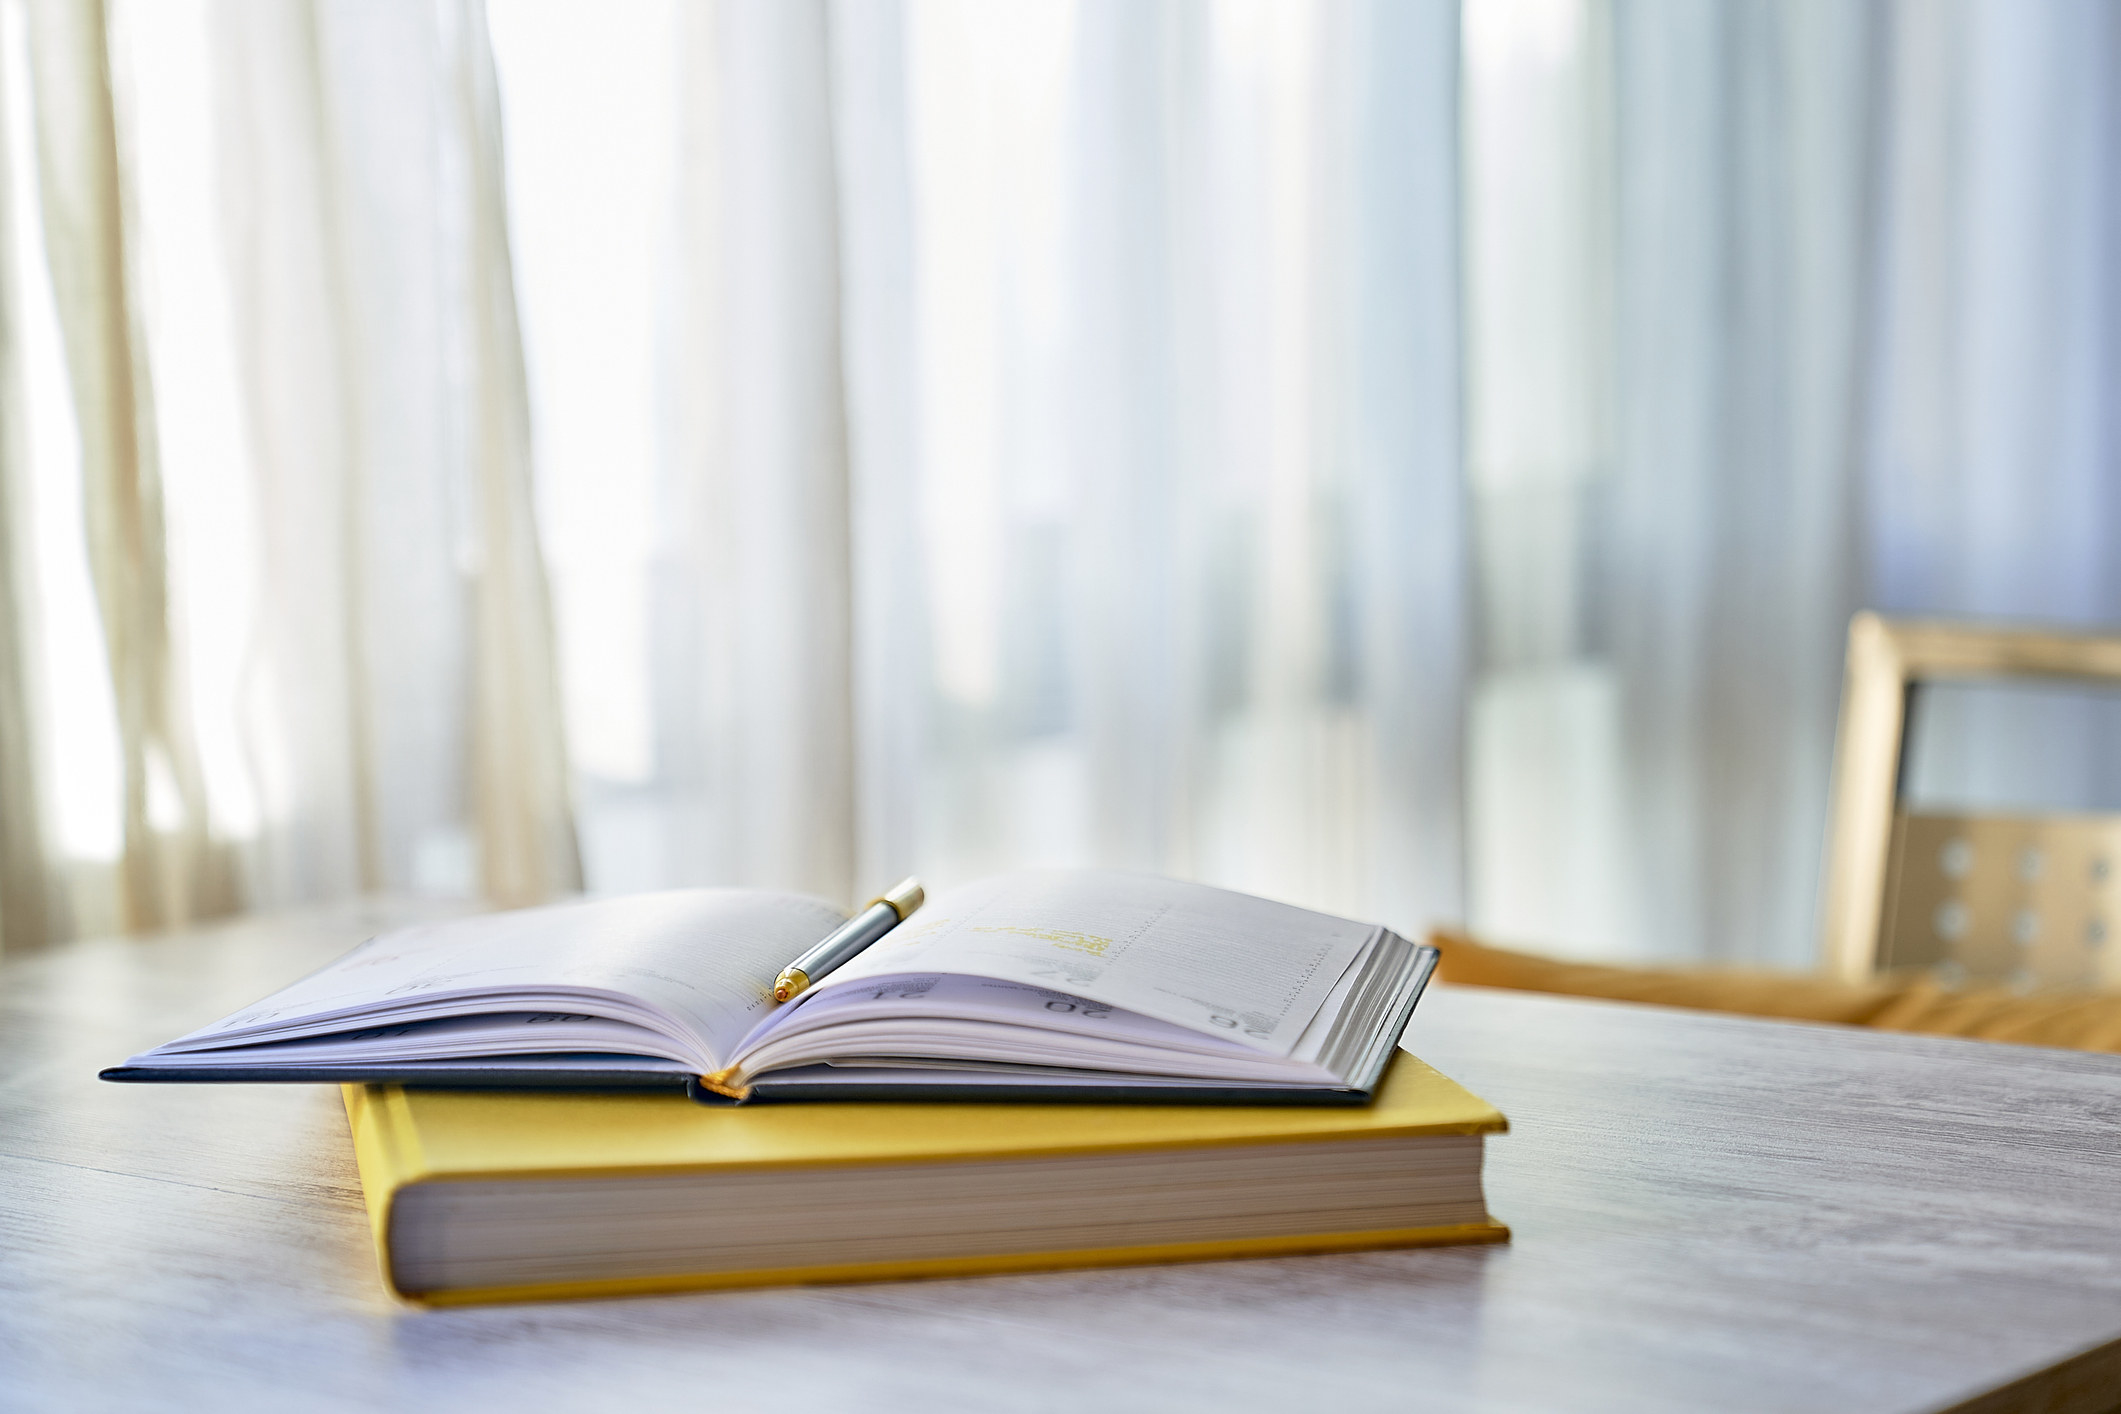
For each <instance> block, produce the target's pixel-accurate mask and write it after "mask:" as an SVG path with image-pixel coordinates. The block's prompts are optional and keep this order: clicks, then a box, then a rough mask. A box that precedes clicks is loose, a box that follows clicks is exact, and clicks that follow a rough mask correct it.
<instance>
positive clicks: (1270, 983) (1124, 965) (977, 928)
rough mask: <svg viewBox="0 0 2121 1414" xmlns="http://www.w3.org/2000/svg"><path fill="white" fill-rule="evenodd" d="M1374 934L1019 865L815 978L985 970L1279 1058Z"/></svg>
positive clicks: (1324, 919)
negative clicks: (827, 974)
mask: <svg viewBox="0 0 2121 1414" xmlns="http://www.w3.org/2000/svg"><path fill="white" fill-rule="evenodd" d="M1377 932H1378V929H1377V928H1376V927H1375V926H1374V925H1371V924H1367V923H1354V922H1350V921H1349V920H1347V919H1345V918H1333V917H1330V916H1328V915H1326V914H1322V913H1313V912H1311V911H1310V910H1308V909H1302V908H1296V907H1293V906H1292V905H1289V904H1283V903H1273V902H1269V901H1268V900H1266V899H1259V898H1252V897H1249V896H1247V895H1244V894H1234V893H1229V892H1227V891H1225V890H1222V889H1214V888H1209V887H1207V886H1206V885H1202V884H1186V883H1180V882H1178V881H1176V880H1172V879H1159V878H1154V877H1151V876H1148V875H1141V874H1125V873H1118V872H1112V871H1104V870H1068V871H1058V870H1027V871H1024V872H1021V873H1015V874H1005V875H1002V876H1000V877H997V878H993V879H983V880H981V881H979V882H978V883H973V884H967V885H964V886H963V887H961V888H956V889H951V890H948V891H947V892H945V893H942V894H939V895H937V896H936V897H935V898H934V899H933V900H931V901H930V902H929V904H928V906H927V907H926V908H924V909H922V910H921V911H920V912H919V913H917V914H915V915H914V916H913V917H912V918H910V919H908V920H907V921H906V923H904V924H903V925H901V926H900V927H898V928H895V929H893V930H892V931H891V932H890V933H888V934H886V935H885V936H884V938H883V939H882V940H881V941H880V942H878V943H877V944H876V945H875V946H873V947H871V948H869V949H868V950H867V951H866V952H864V953H862V954H861V955H860V956H859V957H857V958H855V959H854V960H853V961H852V962H850V963H848V964H847V965H846V966H844V967H842V968H840V969H839V970H838V971H837V972H835V973H833V974H832V976H831V977H830V978H829V979H827V981H826V982H825V983H824V984H823V985H822V987H821V988H820V990H821V991H830V990H837V989H838V988H840V987H842V986H846V985H850V984H853V985H859V984H861V983H863V982H865V981H870V980H872V979H877V978H883V977H890V976H894V975H902V974H909V973H927V972H934V973H944V974H955V975H960V976H972V977H991V978H995V979H997V980H1000V981H1005V982H1016V983H1021V984H1023V985H1025V986H1029V987H1038V988H1044V989H1048V990H1050V991H1053V992H1064V993H1067V994H1069V995H1072V996H1077V997H1083V998H1087V999H1089V1000H1091V1001H1097V1002H1103V1003H1105V1004H1106V1005H1108V1006H1115V1007H1123V1008H1125V1009H1126V1010H1128V1011H1131V1012H1136V1013H1139V1014H1140V1015H1142V1016H1147V1017H1154V1018H1157V1019H1159V1020H1162V1021H1168V1022H1171V1023H1173V1024H1175V1025H1178V1026H1182V1027H1185V1028H1188V1029H1189V1030H1192V1031H1196V1032H1202V1033H1206V1034H1208V1035H1213V1036H1219V1037H1222V1038H1225V1039H1227V1040H1230V1041H1234V1042H1236V1043H1237V1044H1239V1045H1242V1046H1246V1047H1249V1048H1251V1049H1254V1050H1259V1051H1266V1052H1269V1053H1272V1054H1274V1055H1281V1056H1286V1055H1288V1054H1289V1052H1290V1051H1291V1050H1292V1049H1293V1048H1294V1047H1295V1045H1296V1042H1297V1039H1298V1038H1299V1037H1300V1036H1302V1034H1303V1031H1304V1028H1305V1027H1306V1026H1307V1025H1309V1024H1310V1022H1311V1019H1312V1018H1313V1017H1314V1016H1316V1015H1317V1014H1318V1009H1319V1007H1320V1005H1321V1004H1322V1003H1323V1002H1324V1001H1325V999H1326V997H1327V994H1328V993H1330V992H1331V991H1332V990H1333V986H1334V984H1335V983H1337V982H1339V981H1340V979H1341V975H1342V974H1343V973H1344V972H1346V971H1347V969H1348V966H1349V964H1350V963H1351V962H1352V961H1354V959H1355V956H1356V954H1357V953H1358V952H1360V951H1361V949H1362V948H1363V946H1364V945H1365V944H1366V943H1368V942H1369V941H1370V939H1371V938H1372V937H1373V936H1374V935H1375V934H1376V933H1377Z"/></svg>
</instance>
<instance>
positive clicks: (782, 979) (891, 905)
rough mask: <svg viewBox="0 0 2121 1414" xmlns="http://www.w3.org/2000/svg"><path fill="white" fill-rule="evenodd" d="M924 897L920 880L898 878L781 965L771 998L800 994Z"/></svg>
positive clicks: (895, 924) (788, 998) (907, 915)
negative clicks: (863, 906) (864, 905)
mask: <svg viewBox="0 0 2121 1414" xmlns="http://www.w3.org/2000/svg"><path fill="white" fill-rule="evenodd" d="M926 897H927V895H926V894H925V893H923V892H922V891H921V884H920V880H918V879H901V880H899V881H898V882H897V883H896V884H893V885H892V886H891V887H890V888H888V889H886V890H884V896H883V897H882V898H879V899H872V900H870V903H869V906H868V907H867V908H864V909H863V910H862V911H861V912H860V913H857V914H855V915H854V917H852V918H850V919H848V920H847V921H846V922H845V923H842V924H840V926H839V927H837V928H835V929H833V930H832V932H831V934H830V935H829V936H827V937H826V939H825V941H823V942H822V943H819V944H818V945H817V946H816V947H814V948H812V949H811V950H810V951H809V952H806V953H804V954H803V955H802V956H801V957H799V958H797V959H796V960H795V961H794V962H791V963H789V964H788V965H787V966H786V967H784V968H782V969H781V975H780V976H778V977H776V978H774V980H773V999H774V1000H775V1001H777V1002H786V1001H793V1000H794V999H795V998H796V997H798V996H801V995H802V993H803V992H804V990H805V989H807V988H809V987H812V986H815V985H816V984H817V982H818V980H819V979H820V978H822V977H824V975H825V974H826V973H828V972H830V971H832V969H834V968H835V967H838V966H839V965H840V964H842V963H844V962H846V961H847V960H848V959H850V958H852V957H853V956H855V955H856V954H857V953H859V952H860V951H861V950H862V949H863V948H866V947H868V946H869V945H870V944H871V943H873V942H875V941H876V940H877V939H878V938H881V937H883V936H884V934H886V933H888V932H890V931H891V930H892V929H893V928H896V927H898V925H899V924H901V923H903V922H905V921H906V920H907V919H908V918H911V917H912V916H913V910H914V909H916V908H919V907H920V906H921V901H922V900H923V899H925V898H926Z"/></svg>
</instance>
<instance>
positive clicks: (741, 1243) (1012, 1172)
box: [343, 1053, 1509, 1305]
mask: <svg viewBox="0 0 2121 1414" xmlns="http://www.w3.org/2000/svg"><path fill="white" fill-rule="evenodd" d="M343 1091H344V1095H345V1101H346V1110H347V1115H348V1118H349V1120H350V1122H351V1124H352V1129H353V1139H354V1152H355V1155H356V1157H357V1159H358V1162H359V1164H360V1171H361V1184H362V1188H363V1190H364V1191H365V1194H366V1197H367V1202H368V1213H369V1219H370V1223H371V1226H372V1227H373V1230H374V1233H375V1239H376V1247H377V1255H378V1259H379V1261H380V1263H381V1266H382V1269H383V1273H384V1277H385V1279H386V1281H388V1282H389V1284H390V1286H391V1288H392V1290H393V1291H395V1292H397V1293H398V1294H399V1295H401V1296H403V1297H406V1298H407V1299H410V1300H416V1301H422V1302H426V1303H430V1304H449V1305H456V1304H468V1303H474V1302H489V1301H508V1300H534V1299H541V1298H558V1297H577V1296H591V1295H622V1294H629V1293H643V1292H651V1291H671V1290H682V1289H701V1288H713V1287H733V1286H763V1285H785V1284H795V1283H809V1282H834V1281H865V1280H878V1279H888V1278H899V1277H916V1276H953V1275H965V1274H970V1273H977V1272H996V1271H1017V1270H1034V1269H1041V1268H1061V1267H1079V1266H1105V1265H1121V1264H1127V1263H1142V1262H1169V1261H1183V1260H1191V1259H1197V1258H1207V1257H1236V1256H1255V1255H1269V1254H1283V1253H1293V1252H1322V1251H1345V1250H1354V1249H1358V1248H1372V1247H1407V1246H1423V1245H1430V1244H1438V1243H1450V1242H1491V1241H1500V1240H1504V1239H1506V1238H1507V1237H1508V1235H1509V1233H1508V1229H1507V1228H1505V1227H1504V1226H1502V1225H1501V1224H1500V1223H1498V1222H1495V1221H1494V1220H1493V1219H1492V1218H1490V1217H1489V1216H1488V1214H1487V1210H1486V1207H1485V1203H1484V1201H1483V1200H1482V1199H1481V1196H1480V1189H1479V1165H1480V1154H1481V1136H1483V1135H1488V1134H1496V1133H1501V1132H1503V1131H1504V1130H1505V1129H1506V1128H1507V1123H1506V1121H1505V1120H1504V1119H1503V1116H1502V1115H1501V1113H1500V1112H1499V1111H1497V1110H1496V1109H1495V1108H1494V1107H1493V1106H1492V1105H1489V1104H1488V1103H1487V1102H1486V1101H1484V1100H1481V1099H1480V1098H1479V1097H1477V1096H1475V1095H1473V1094H1471V1093H1470V1092H1468V1091H1466V1090H1465V1089H1463V1088H1461V1087H1460V1086H1458V1085H1457V1084H1455V1083H1454V1082H1453V1081H1451V1080H1450V1079H1448V1078H1447V1077H1445V1076H1443V1075H1441V1074H1439V1073H1437V1072H1436V1071H1435V1070H1433V1069H1431V1068H1430V1067H1429V1066H1427V1065H1425V1064H1423V1063H1422V1062H1421V1061H1419V1060H1417V1059H1415V1058H1414V1057H1413V1056H1411V1055H1407V1054H1404V1053H1402V1054H1400V1055H1399V1056H1398V1057H1397V1058H1396V1060H1395V1061H1394V1063H1393V1065H1392V1066H1391V1068H1390V1071H1389V1072H1388V1074H1387V1076H1386V1077H1385V1080H1384V1082H1383V1084H1382V1085H1381V1086H1380V1088H1379V1093H1378V1095H1377V1098H1376V1099H1375V1101H1373V1102H1372V1103H1371V1104H1369V1105H1367V1106H1364V1107H1362V1108H1359V1109H1356V1108H1339V1107H1315V1106H1302V1107H1293V1106H1292V1107H1289V1108H1271V1107H1255V1106H1180V1105H1138V1104H1127V1105H1083V1104H1059V1105H1053V1104H926V1105H923V1104H885V1103H874V1102H864V1103H815V1104H785V1105H758V1106H738V1107H733V1108H711V1107H707V1106H703V1105H698V1104H695V1103H693V1102H692V1101H690V1100H687V1099H685V1098H683V1097H681V1096H672V1095H660V1094H654V1095H651V1094H640V1095H632V1094H584V1093H580V1092H576V1093H566V1092H544V1093H538V1092H524V1091H445V1090H408V1089H405V1088H403V1087H400V1086H395V1085H348V1086H345V1087H343ZM1365 1184H1367V1185H1368V1187H1367V1188H1366V1187H1365V1186H1364V1185H1365ZM1248 1195H1254V1196H1248ZM1259 1195H1264V1196H1259ZM1306 1203H1309V1204H1311V1205H1312V1207H1311V1208H1308V1209H1307V1208H1306V1207H1305V1204H1306ZM790 1204H794V1205H795V1206H794V1207H792V1208H791V1207H790V1206H789V1205H790ZM1248 1204H1250V1207H1249V1208H1248V1206H1247V1205H1248ZM1292 1208H1293V1209H1296V1210H1297V1211H1296V1212H1295V1214H1294V1215H1293V1216H1292V1215H1291V1214H1290V1212H1289V1210H1290V1209H1292ZM1166 1210H1168V1213H1167V1215H1166V1216H1164V1217H1161V1218H1159V1217H1157V1214H1158V1213H1160V1212H1165V1211H1166ZM1307 1213H1308V1214H1309V1216H1308V1218H1307V1217H1306V1214H1307ZM1409 1217H1415V1218H1420V1219H1423V1220H1422V1221H1419V1222H1409V1221H1407V1219H1408V1218H1409ZM1436 1218H1442V1219H1445V1220H1443V1221H1435V1220H1434V1219H1436ZM1351 1223H1352V1225H1351ZM850 1225H851V1226H850Z"/></svg>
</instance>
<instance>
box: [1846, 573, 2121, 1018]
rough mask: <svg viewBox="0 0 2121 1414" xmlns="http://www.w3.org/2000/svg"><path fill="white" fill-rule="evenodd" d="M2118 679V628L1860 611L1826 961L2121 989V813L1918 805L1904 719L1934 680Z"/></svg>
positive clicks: (1951, 977)
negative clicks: (2091, 629)
mask: <svg viewBox="0 0 2121 1414" xmlns="http://www.w3.org/2000/svg"><path fill="white" fill-rule="evenodd" d="M2013 678H2016V679H2049V680H2053V679H2064V680H2075V681H2079V682H2106V683H2116V684H2121V638H2096V637H2090V636H2084V635H2075V634H2062V633H2052V632H2045V631H2033V630H2026V629H2008V628H1999V627H1995V626H1993V625H1974V624H1955V623H1932V622H1915V621H1909V620H1894V619H1886V618H1881V617H1879V616H1878V615H1876V614H1871V613H1862V614H1858V615H1856V617H1855V618H1854V619H1853V620H1851V621H1850V623H1849V639H1848V674H1847V677H1846V678H1845V679H1844V681H1843V684H1842V696H1841V726H1840V736H1839V739H1838V742H1837V745H1836V752H1835V760H1834V786H1833V818H1832V827H1831V828H1832V833H1831V836H1830V838H1831V845H1830V847H1829V850H1828V858H1827V882H1826V895H1825V903H1824V908H1823V919H1822V923H1823V932H1824V938H1823V948H1822V961H1823V963H1824V967H1825V970H1826V971H1827V972H1828V973H1829V974H1830V975H1832V976H1835V977H1839V978H1842V979H1844V980H1847V981H1860V980H1862V979H1865V978H1868V977H1870V976H1872V975H1874V974H1876V973H1878V972H1882V971H1888V970H1901V969H1910V968H1917V969H1929V970H1930V971H1931V972H1933V973H1934V974H1935V975H1936V976H1937V977H1938V978H1939V979H1940V980H1943V981H1945V982H1947V983H1948V984H1956V983H1957V982H1959V981H1960V980H2004V981H2008V982H2009V983H2011V984H2012V985H2013V986H2014V987H2016V988H2018V989H2019V990H2029V989H2032V988H2040V989H2047V988H2058V987H2059V988H2072V989H2083V988H2102V989H2116V988H2121V938H2116V937H2114V934H2115V932H2116V931H2117V930H2121V815H2066V814H2051V815H2027V814H2008V815H2005V814H1979V815H1977V814H1966V813H1952V812H1936V811H1924V810H1914V809H1910V808H1908V806H1907V804H1906V802H1905V799H1904V791H1905V786H1906V782H1905V780H1904V777H1905V774H1906V767H1907V739H1908V732H1907V725H1908V716H1909V712H1910V709H1911V708H1912V706H1913V705H1914V702H1915V693H1916V689H1917V688H1919V687H1920V686H1921V685H1922V684H1924V683H1927V682H1937V681H1944V680H1952V681H1983V680H1985V681H1995V680H1999V679H2001V680H2007V679H2013Z"/></svg>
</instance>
